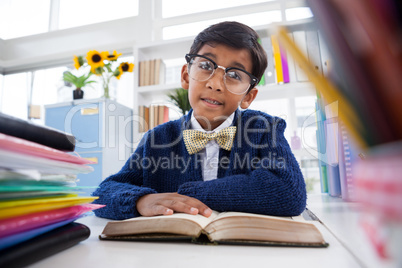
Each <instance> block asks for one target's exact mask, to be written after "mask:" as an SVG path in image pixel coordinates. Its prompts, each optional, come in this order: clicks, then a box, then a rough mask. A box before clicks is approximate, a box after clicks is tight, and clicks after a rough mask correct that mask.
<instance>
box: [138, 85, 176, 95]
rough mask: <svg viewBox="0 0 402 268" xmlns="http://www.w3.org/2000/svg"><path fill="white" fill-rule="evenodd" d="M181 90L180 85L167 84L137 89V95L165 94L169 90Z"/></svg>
mask: <svg viewBox="0 0 402 268" xmlns="http://www.w3.org/2000/svg"><path fill="white" fill-rule="evenodd" d="M176 88H181V85H180V83H174V84H167V85H152V86H142V87H138V89H137V92H138V93H139V94H153V93H166V92H168V91H170V90H173V89H176Z"/></svg>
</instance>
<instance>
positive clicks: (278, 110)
mask: <svg viewBox="0 0 402 268" xmlns="http://www.w3.org/2000/svg"><path fill="white" fill-rule="evenodd" d="M249 109H252V110H259V111H262V112H265V113H267V114H269V115H272V116H277V117H280V118H282V119H284V120H285V121H288V120H289V117H290V115H289V101H288V99H274V100H258V97H257V99H256V100H254V101H253V102H252V103H251V105H250V107H249ZM290 134H291V130H290V128H289V127H287V128H286V129H285V138H286V139H287V140H288V141H289V143H290Z"/></svg>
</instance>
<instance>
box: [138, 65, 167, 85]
mask: <svg viewBox="0 0 402 268" xmlns="http://www.w3.org/2000/svg"><path fill="white" fill-rule="evenodd" d="M139 66H140V68H139V82H138V85H139V86H140V87H142V86H152V85H159V84H163V83H164V82H165V64H164V62H163V61H162V60H161V59H153V60H147V61H140V62H139Z"/></svg>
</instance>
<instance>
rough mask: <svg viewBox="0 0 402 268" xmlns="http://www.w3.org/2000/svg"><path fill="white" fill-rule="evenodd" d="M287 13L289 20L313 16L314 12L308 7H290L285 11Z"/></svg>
mask: <svg viewBox="0 0 402 268" xmlns="http://www.w3.org/2000/svg"><path fill="white" fill-rule="evenodd" d="M285 15H286V20H287V21H294V20H302V19H307V18H311V17H313V13H312V12H311V9H310V8H308V7H295V8H288V9H286V11H285Z"/></svg>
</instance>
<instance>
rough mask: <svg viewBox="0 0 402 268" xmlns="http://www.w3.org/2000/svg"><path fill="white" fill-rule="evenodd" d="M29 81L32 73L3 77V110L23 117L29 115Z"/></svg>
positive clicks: (25, 117)
mask: <svg viewBox="0 0 402 268" xmlns="http://www.w3.org/2000/svg"><path fill="white" fill-rule="evenodd" d="M28 81H30V73H17V74H10V75H6V76H4V77H3V91H2V96H1V99H0V101H1V105H0V107H1V112H2V113H5V114H9V115H11V116H15V117H18V118H21V119H27V117H28V108H27V107H28V105H27V104H28V85H29V83H28Z"/></svg>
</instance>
